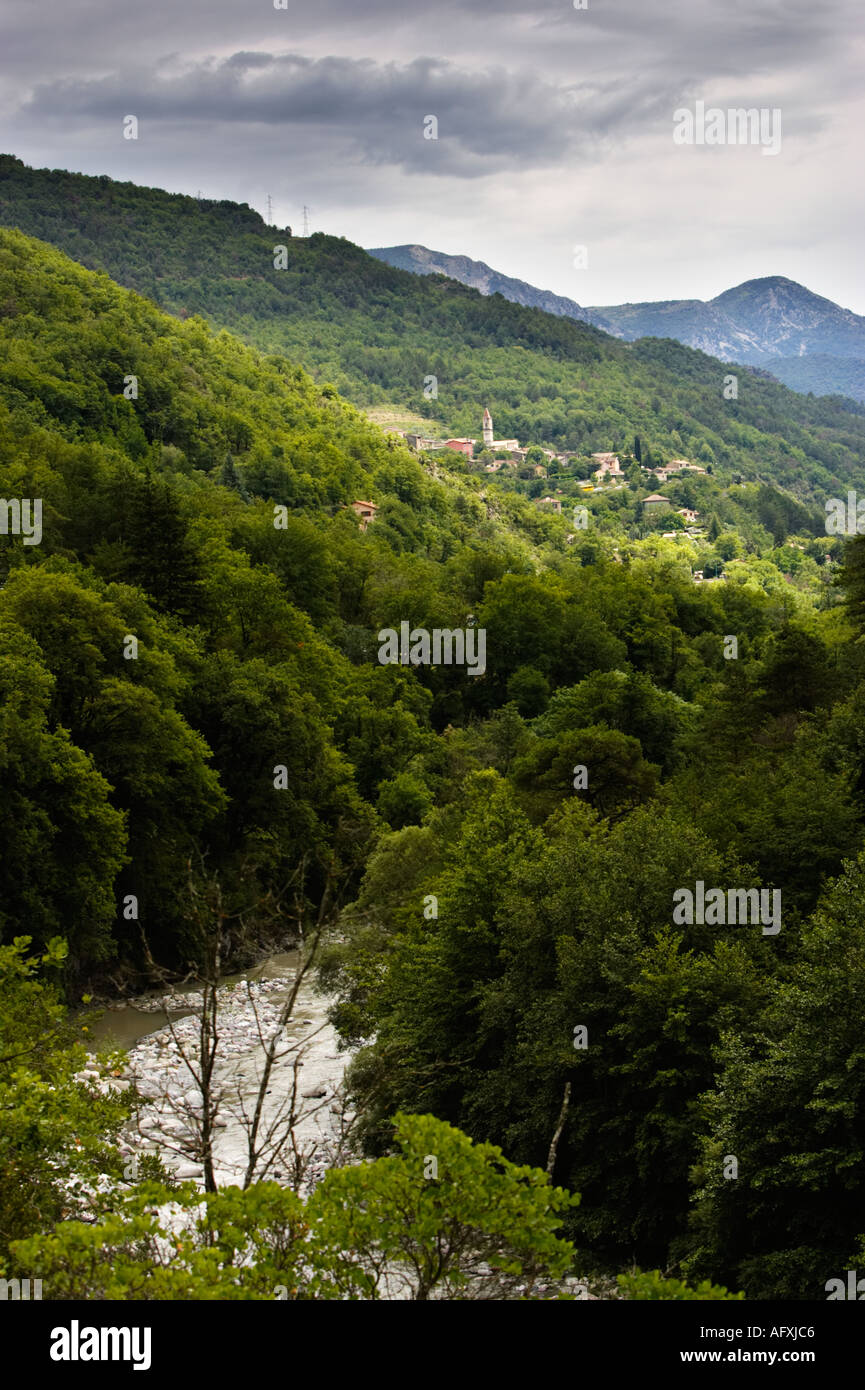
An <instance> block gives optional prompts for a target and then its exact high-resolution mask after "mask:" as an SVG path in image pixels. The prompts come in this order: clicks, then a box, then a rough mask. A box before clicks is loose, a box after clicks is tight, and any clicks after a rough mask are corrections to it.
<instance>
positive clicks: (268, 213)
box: [267, 193, 273, 227]
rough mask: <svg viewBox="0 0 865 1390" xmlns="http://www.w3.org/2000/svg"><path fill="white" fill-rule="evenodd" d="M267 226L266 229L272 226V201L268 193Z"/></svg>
mask: <svg viewBox="0 0 865 1390" xmlns="http://www.w3.org/2000/svg"><path fill="white" fill-rule="evenodd" d="M267 225H268V227H272V226H273V199H272V198H271V196H270V194H269V193H268V195H267Z"/></svg>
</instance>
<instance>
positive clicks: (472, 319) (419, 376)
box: [0, 155, 865, 501]
mask: <svg viewBox="0 0 865 1390" xmlns="http://www.w3.org/2000/svg"><path fill="white" fill-rule="evenodd" d="M0 225H6V226H9V227H17V228H19V229H20V230H22V231H24V232H26V233H28V234H29V235H31V236H35V237H39V238H40V239H41V240H43V241H47V242H50V243H52V244H53V245H56V246H58V247H59V248H60V249H61V250H63V251H64V252H65V253H66V254H67V255H68V256H71V257H73V258H74V259H75V260H77V261H79V262H81V263H82V264H83V265H85V266H87V267H89V268H90V269H94V270H102V271H105V272H106V273H107V274H109V275H110V276H111V277H112V278H113V279H114V280H116V281H118V282H119V283H120V284H122V285H125V286H127V287H128V288H130V289H134V290H137V291H138V292H139V293H140V294H143V295H146V296H147V297H148V298H150V299H152V300H153V301H154V302H155V303H157V304H159V305H160V306H161V307H162V308H164V309H165V310H167V311H168V312H170V313H172V314H175V315H177V316H178V317H180V318H181V319H184V318H188V317H190V316H194V315H202V316H204V317H206V318H207V319H208V320H209V321H210V322H212V323H213V324H214V325H216V326H218V327H226V328H229V329H231V331H232V332H234V333H236V334H238V335H240V336H241V337H243V338H244V339H245V340H246V341H247V342H249V343H251V344H253V345H254V346H256V347H258V348H260V349H262V350H264V351H266V352H277V353H285V354H287V355H288V356H290V357H291V358H292V359H293V360H295V361H299V362H302V363H303V365H304V366H305V367H306V368H307V370H308V371H310V372H312V373H313V375H314V376H315V378H316V379H317V380H318V381H320V382H331V383H333V384H334V385H335V386H336V387H337V389H338V390H339V391H340V392H341V393H342V394H343V395H345V396H347V397H348V398H349V399H351V400H352V401H354V403H355V404H357V405H360V406H371V405H380V404H383V403H384V404H393V403H397V402H398V403H401V404H402V405H408V406H411V407H412V408H413V409H414V410H416V411H417V412H418V413H419V414H421V415H427V416H430V417H434V418H435V419H438V420H442V421H444V422H445V427H446V429H447V430H449V431H450V432H452V433H453V434H456V435H460V436H463V435H472V436H474V435H475V434H476V433H477V432H478V428H479V423H480V422H479V413H480V410H481V409H482V408H483V406H484V405H488V406H489V407H490V409H491V411H492V413H493V416H494V417H495V420H496V426H497V429H498V430H499V431H501V437H502V438H506V437H511V436H515V437H517V438H519V439H520V440H524V441H526V442H528V443H532V442H534V443H538V444H546V445H549V446H551V447H554V448H567V449H573V450H584V451H591V450H607V449H618V450H622V449H626V448H629V447H630V444H631V441H632V438H633V435H634V432H635V431H636V432H637V433H638V434H640V435H641V437H642V439H643V441H644V443H645V444H646V445H647V446H649V448H650V449H651V452H652V455H653V457H654V458H655V461H656V462H658V461H661V462H663V461H664V460H665V459H668V458H678V457H682V456H685V457H688V458H693V459H698V460H700V461H701V462H712V463H713V464H714V465H715V466H716V467H717V468H719V469H720V470H721V471H722V472H723V473H725V474H727V473H738V474H741V475H742V477H743V478H746V479H750V480H763V481H768V482H771V483H773V484H776V485H782V486H785V487H787V488H789V489H790V490H792V491H793V492H795V493H797V494H798V495H799V496H801V497H803V498H814V497H817V498H818V499H820V500H821V501H822V498H823V497H824V496H826V495H829V496H837V495H839V490H842V489H843V488H844V487H846V486H847V485H848V484H850V483H851V480H852V481H854V482H855V474H856V470H857V469H858V470H860V471H861V467H862V460H863V457H865V409H863V408H862V407H857V406H856V405H854V403H853V402H850V401H848V402H846V403H845V402H842V401H839V400H837V399H832V398H829V397H825V398H811V397H804V396H798V395H796V394H795V393H794V392H792V391H789V390H787V389H786V388H785V387H783V386H779V385H778V384H777V383H775V382H773V381H771V380H770V379H767V378H766V376H765V374H761V373H760V372H759V371H757V370H756V369H748V368H747V367H742V368H739V369H734V368H733V367H731V365H730V364H729V363H720V362H717V361H716V360H715V359H714V358H711V357H707V356H706V355H705V354H703V353H700V352H696V351H693V350H692V349H690V348H686V347H683V346H682V345H681V344H679V343H675V342H673V341H672V340H661V339H643V340H641V341H639V342H637V343H624V342H621V341H619V340H618V339H615V338H611V337H609V336H608V335H606V334H604V333H601V332H600V331H598V330H597V329H595V328H592V327H591V326H590V325H587V324H583V323H577V322H574V321H572V320H568V319H562V318H557V317H555V316H553V315H551V314H546V313H543V312H542V311H540V310H537V309H528V308H523V307H521V306H519V305H516V304H512V303H510V302H509V301H507V300H505V299H503V298H502V297H501V296H500V295H493V296H491V297H490V298H484V297H483V296H482V295H481V294H479V293H478V292H477V291H475V290H471V289H468V288H466V287H465V286H463V285H460V284H458V283H457V282H456V281H455V280H448V279H445V278H444V277H441V276H416V275H412V274H411V273H410V272H408V271H401V270H396V269H394V268H393V267H391V266H388V265H385V264H384V262H382V261H378V260H376V259H375V258H374V257H372V256H368V255H367V254H366V252H365V251H363V250H362V249H361V248H360V247H358V246H355V245H353V244H352V243H351V242H349V241H347V240H345V238H343V237H334V236H326V235H323V234H322V233H315V234H314V235H313V236H311V237H309V238H308V239H307V238H298V237H292V236H290V235H289V234H288V231H287V230H286V229H279V228H275V227H267V226H266V225H265V223H264V222H263V221H262V219H261V218H260V217H259V215H258V213H256V212H254V211H253V210H252V209H251V208H249V207H247V206H246V205H238V204H235V203H230V202H214V201H211V200H207V199H202V200H200V201H199V200H198V199H196V198H191V197H187V196H184V195H181V194H169V193H164V192H161V191H159V190H157V189H148V188H139V187H137V186H136V185H134V184H132V183H118V182H116V181H114V180H111V179H109V178H107V177H100V178H97V177H90V176H86V175H82V174H71V173H68V172H66V171H63V170H53V171H52V170H32V169H29V168H28V167H27V166H25V165H24V164H23V163H22V162H21V161H20V160H18V159H15V158H14V157H13V156H11V155H3V156H0ZM277 247H283V248H284V261H285V266H284V268H281V269H275V268H274V262H275V249H276V248H277ZM736 370H738V383H737V385H738V398H737V399H725V397H724V394H723V392H724V379H725V377H726V376H727V375H728V374H729V373H730V372H733V371H736ZM430 376H435V377H436V379H437V390H438V395H437V397H436V398H432V399H427V398H426V397H425V396H424V383H425V381H426V380H427V379H428V378H429V377H430Z"/></svg>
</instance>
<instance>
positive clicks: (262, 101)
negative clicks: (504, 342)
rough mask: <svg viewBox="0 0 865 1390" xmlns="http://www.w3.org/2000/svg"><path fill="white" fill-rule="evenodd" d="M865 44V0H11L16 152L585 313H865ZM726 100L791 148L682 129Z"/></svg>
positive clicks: (10, 139) (8, 107) (1, 64)
mask: <svg viewBox="0 0 865 1390" xmlns="http://www.w3.org/2000/svg"><path fill="white" fill-rule="evenodd" d="M276 2H277V3H282V0H276ZM580 2H582V0H580ZM863 59H865V9H863V6H862V4H861V0H820V3H819V4H816V3H814V0H666V3H662V4H658V3H647V0H587V8H585V9H575V8H574V0H535V3H528V0H427V3H422V4H413V3H410V0H306V3H301V2H300V0H287V7H286V8H285V9H276V8H275V7H274V0H143V3H142V0H64V3H63V4H58V5H51V6H46V5H43V4H37V3H35V0H2V9H0V131H2V135H0V150H2V151H3V152H5V153H11V154H16V155H18V156H19V157H20V158H21V159H23V160H25V162H26V163H28V164H31V165H34V166H37V167H44V166H48V167H51V168H66V169H73V170H78V171H81V172H84V173H90V174H98V173H107V174H110V175H111V176H112V177H114V178H118V179H130V180H132V181H133V182H135V183H141V184H152V185H155V186H158V187H161V188H167V189H170V190H172V191H175V192H186V193H196V192H198V191H199V190H201V192H202V194H203V195H204V196H205V197H213V198H233V199H237V200H238V201H240V202H248V203H250V204H251V205H252V206H253V207H255V208H257V209H258V210H259V211H260V212H262V213H264V211H265V208H266V197H267V195H268V193H269V194H270V195H271V196H272V198H273V208H274V221H275V222H276V223H278V224H280V225H282V224H284V223H290V224H291V225H292V227H293V228H294V230H295V231H300V229H301V211H302V207H303V205H304V204H305V203H306V204H308V205H309V207H310V210H311V227H312V230H318V231H326V232H329V233H332V234H334V235H338V236H346V237H348V238H349V239H350V240H352V241H356V242H358V243H360V244H361V245H363V246H390V245H395V244H399V243H402V242H419V243H421V244H422V245H425V246H429V247H432V248H434V249H436V250H439V251H446V252H450V253H452V254H456V253H459V254H464V255H468V256H472V257H474V258H476V259H478V260H484V261H487V262H488V263H489V264H490V265H492V266H493V267H495V268H496V269H497V270H500V271H503V272H504V273H505V274H509V275H516V276H519V277H521V278H522V279H525V280H529V281H531V282H532V283H533V284H536V285H538V286H540V287H541V288H544V289H552V290H555V291H556V292H557V293H559V294H564V295H569V296H570V297H571V298H573V299H576V300H578V301H579V302H580V303H582V304H615V303H621V302H624V301H627V300H641V299H672V298H701V299H704V298H710V297H711V296H713V295H715V294H718V293H719V292H721V291H722V290H724V289H727V288H729V287H730V286H732V285H736V284H739V283H741V282H742V281H743V280H747V279H751V278H753V277H755V276H760V275H787V276H789V277H791V278H792V279H795V280H799V281H801V282H802V283H803V284H805V285H807V286H808V287H809V288H810V289H812V290H814V291H815V292H816V293H818V294H823V295H826V296H827V297H829V298H831V299H834V300H836V301H838V302H839V303H841V304H842V305H844V306H845V307H846V308H850V309H853V310H855V311H856V312H857V313H860V314H865V267H863V257H862V241H863V235H862V229H863V226H865V192H863V187H865V183H863V179H862V168H863V157H862V149H861V142H862V139H863V135H865V119H863V118H865V91H863V82H862V73H863ZM698 101H702V102H704V103H705V105H706V107H707V108H710V107H719V108H721V109H722V110H727V109H728V108H732V107H756V108H766V109H767V110H771V109H774V108H778V109H780V111H781V122H782V126H781V128H782V146H781V150H780V152H779V153H778V154H777V156H775V157H772V156H766V155H764V154H763V152H762V149H761V148H760V147H759V146H751V145H735V144H726V145H712V146H710V145H696V144H693V145H683V144H676V143H674V140H673V130H674V117H673V113H674V112H675V111H676V110H677V109H679V108H682V107H687V108H690V109H692V110H693V109H694V108H695V103H697V102H698ZM126 115H135V116H137V117H138V120H139V138H138V139H137V140H135V141H133V140H126V139H124V138H123V118H124V116H126ZM429 116H435V117H436V119H437V122H438V139H435V140H432V139H426V138H424V128H425V118H426V117H429ZM427 127H429V123H428V122H427ZM578 246H585V247H586V248H587V259H588V265H587V267H586V268H576V267H575V265H574V260H575V250H574V248H575V247H578Z"/></svg>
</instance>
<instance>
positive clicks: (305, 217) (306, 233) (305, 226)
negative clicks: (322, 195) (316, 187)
mask: <svg viewBox="0 0 865 1390" xmlns="http://www.w3.org/2000/svg"><path fill="white" fill-rule="evenodd" d="M303 235H304V236H309V208H308V207H307V206H306V204H305V203H304V205H303Z"/></svg>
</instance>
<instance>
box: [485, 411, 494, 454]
mask: <svg viewBox="0 0 865 1390" xmlns="http://www.w3.org/2000/svg"><path fill="white" fill-rule="evenodd" d="M492 444H493V417H492V415H490V412H489V411H488V410H487V408H486V406H485V407H484V448H485V449H491V448H492Z"/></svg>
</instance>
